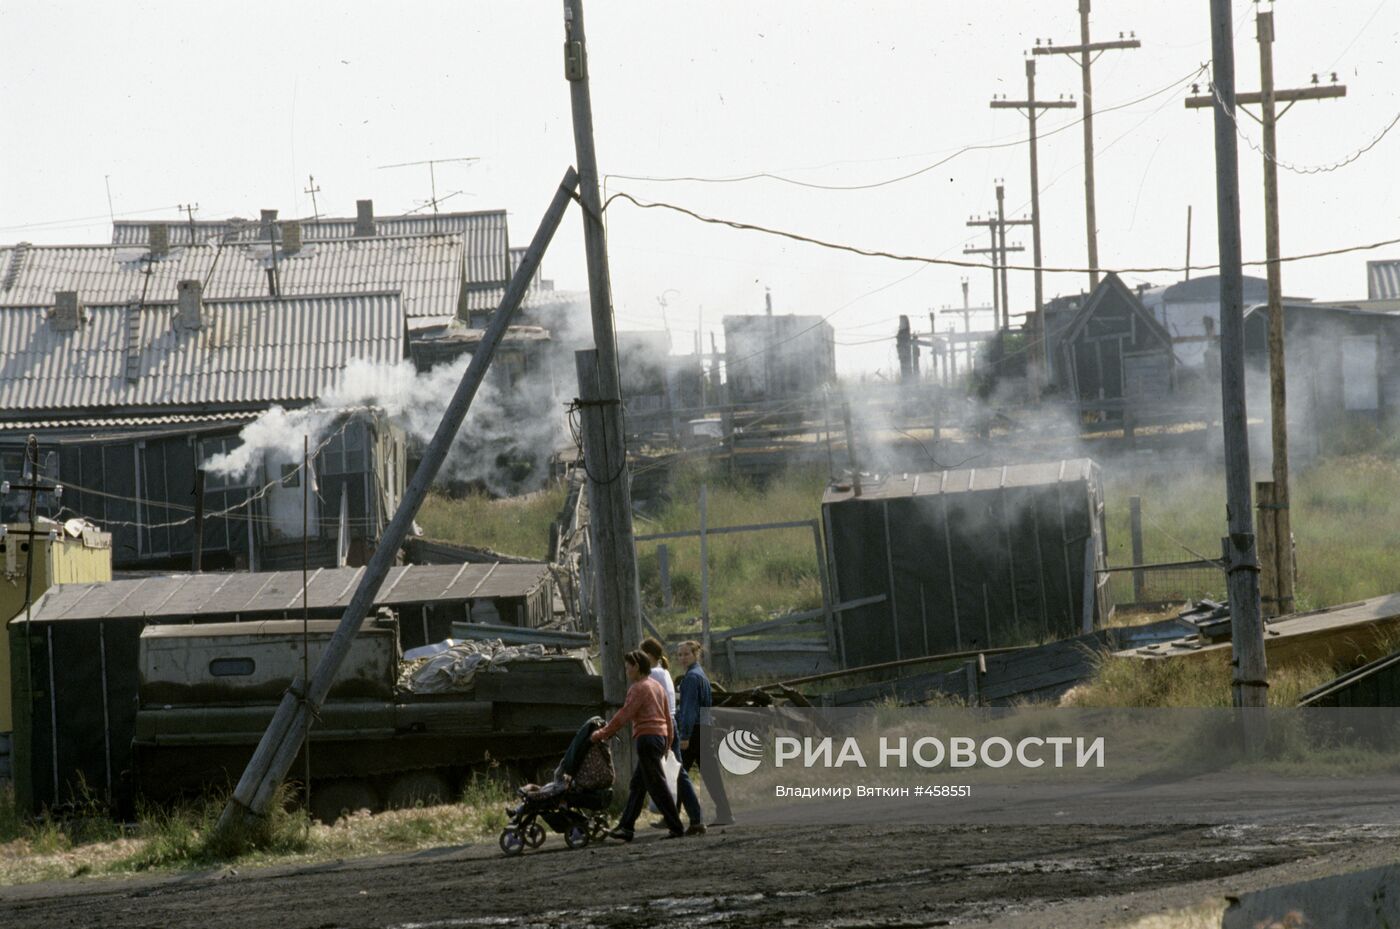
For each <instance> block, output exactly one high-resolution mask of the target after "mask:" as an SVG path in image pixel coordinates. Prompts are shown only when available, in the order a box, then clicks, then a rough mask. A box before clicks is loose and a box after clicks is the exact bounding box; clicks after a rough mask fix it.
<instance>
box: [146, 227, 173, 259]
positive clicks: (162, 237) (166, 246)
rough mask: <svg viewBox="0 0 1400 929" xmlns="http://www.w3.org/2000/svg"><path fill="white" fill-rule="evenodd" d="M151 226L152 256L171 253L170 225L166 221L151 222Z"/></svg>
mask: <svg viewBox="0 0 1400 929" xmlns="http://www.w3.org/2000/svg"><path fill="white" fill-rule="evenodd" d="M148 228H149V230H150V231H149V234H148V236H149V239H150V244H151V257H152V258H164V257H165V256H166V255H169V254H170V227H169V226H167V225H166V224H165V223H151V225H150V226H149V227H148Z"/></svg>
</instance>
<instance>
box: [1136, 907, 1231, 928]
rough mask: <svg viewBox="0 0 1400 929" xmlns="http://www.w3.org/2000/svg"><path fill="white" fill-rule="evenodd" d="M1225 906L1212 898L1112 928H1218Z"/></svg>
mask: <svg viewBox="0 0 1400 929" xmlns="http://www.w3.org/2000/svg"><path fill="white" fill-rule="evenodd" d="M1226 906H1227V904H1226V902H1225V901H1224V900H1212V901H1208V902H1205V903H1199V904H1197V905H1196V906H1191V907H1186V908H1185V909H1179V910H1171V911H1170V912H1166V913H1157V914H1154V915H1152V916H1142V917H1139V918H1137V919H1135V920H1133V921H1132V922H1127V923H1121V924H1119V925H1118V926H1116V927H1114V929H1220V920H1221V918H1222V917H1223V916H1224V915H1225V908H1226Z"/></svg>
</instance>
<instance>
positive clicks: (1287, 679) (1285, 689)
mask: <svg viewBox="0 0 1400 929" xmlns="http://www.w3.org/2000/svg"><path fill="white" fill-rule="evenodd" d="M1337 674H1338V671H1337V669H1335V668H1332V667H1329V666H1327V665H1324V664H1321V663H1317V662H1303V663H1298V664H1292V665H1282V666H1279V667H1272V668H1270V669H1269V705H1270V706H1296V705H1297V703H1298V698H1299V697H1301V696H1302V695H1303V694H1305V693H1307V692H1308V691H1310V690H1312V689H1313V688H1314V687H1318V686H1320V685H1322V684H1325V683H1327V682H1328V681H1330V680H1332V678H1334V677H1336V676H1337ZM1061 705H1062V706H1074V707H1085V708H1098V707H1212V706H1214V707H1226V706H1229V705H1230V665H1229V655H1228V654H1227V653H1225V652H1221V653H1219V654H1218V655H1216V654H1211V655H1202V656H1200V657H1193V658H1174V659H1170V660H1161V661H1144V660H1142V659H1140V658H1117V657H1114V656H1112V655H1104V656H1103V657H1102V658H1101V659H1100V660H1099V663H1098V668H1097V669H1096V670H1095V672H1094V676H1093V677H1092V678H1090V679H1089V680H1088V681H1086V682H1085V683H1083V684H1081V685H1079V686H1078V687H1075V688H1074V689H1073V690H1072V691H1070V692H1069V693H1067V694H1066V695H1065V696H1064V698H1062V700H1061Z"/></svg>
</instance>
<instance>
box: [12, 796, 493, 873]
mask: <svg viewBox="0 0 1400 929" xmlns="http://www.w3.org/2000/svg"><path fill="white" fill-rule="evenodd" d="M507 800H508V796H507V788H506V787H505V786H503V785H501V784H499V783H495V782H492V781H490V780H487V779H482V780H480V781H477V782H474V783H473V784H472V785H471V786H470V787H468V788H467V790H466V791H465V793H464V795H463V797H462V799H461V801H460V802H458V803H454V804H446V805H443V806H436V807H427V808H419V809H413V810H395V811H391V812H385V813H380V814H378V815H375V816H370V815H368V814H361V815H356V816H348V817H345V818H342V819H341V820H340V821H339V822H337V823H336V824H335V825H333V826H326V825H322V824H320V823H313V822H311V821H310V820H309V819H308V818H307V817H306V816H305V815H304V814H302V813H299V812H287V811H286V810H285V809H283V808H282V807H277V810H278V811H277V812H276V813H275V814H274V815H273V816H272V817H271V819H270V821H269V823H268V825H267V827H266V828H265V829H262V830H259V832H258V833H256V834H251V835H246V836H243V837H241V840H240V841H238V842H237V843H236V844H230V843H227V842H224V841H220V840H219V839H217V838H215V837H214V835H213V826H214V824H215V822H217V821H218V817H219V813H220V811H221V810H222V809H223V801H222V800H219V799H211V800H209V801H207V802H205V803H201V804H196V805H191V806H185V807H179V808H176V809H173V810H164V811H154V810H152V811H147V812H145V813H143V814H142V815H141V817H140V818H139V820H138V822H137V823H136V824H135V826H133V827H128V829H126V830H123V829H122V827H120V826H118V825H115V824H112V823H111V822H110V821H108V823H107V827H106V829H105V831H101V832H92V830H91V829H90V828H89V829H88V830H87V831H86V832H85V831H84V829H83V828H81V827H75V824H74V823H72V822H55V821H51V820H41V821H39V822H34V823H26V822H23V821H22V820H21V819H20V818H19V817H17V816H16V815H15V812H14V800H13V794H12V793H9V792H8V791H7V792H6V793H3V794H0V828H5V827H8V828H9V829H10V832H11V833H14V834H12V835H6V834H4V833H0V840H4V841H3V844H0V885H8V884H24V883H31V882H33V881H43V880H57V879H66V878H74V877H82V876H88V875H112V874H124V873H131V872H160V871H180V870H188V869H194V868H206V867H213V866H217V865H224V864H233V863H239V864H245V865H257V864H273V863H277V864H298V863H315V862H321V861H333V860H337V859H344V858H359V857H367V856H371V855H383V854H390V853H395V852H410V851H416V850H418V849H422V848H433V847H439V846H444V845H471V844H474V843H478V842H494V841H495V840H496V836H497V834H498V833H499V832H500V830H501V828H502V826H504V825H505V821H506V815H505V808H506V803H507ZM124 832H125V833H129V834H123V833H124Z"/></svg>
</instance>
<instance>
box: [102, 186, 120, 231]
mask: <svg viewBox="0 0 1400 929" xmlns="http://www.w3.org/2000/svg"><path fill="white" fill-rule="evenodd" d="M102 183H104V184H106V185H107V215H108V216H109V217H111V219H112V225H114V226H115V225H116V223H117V211H116V210H114V209H113V208H112V175H110V174H104V175H102Z"/></svg>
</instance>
